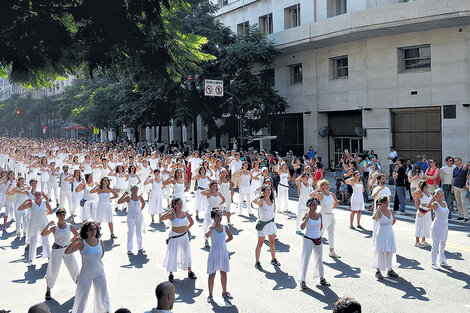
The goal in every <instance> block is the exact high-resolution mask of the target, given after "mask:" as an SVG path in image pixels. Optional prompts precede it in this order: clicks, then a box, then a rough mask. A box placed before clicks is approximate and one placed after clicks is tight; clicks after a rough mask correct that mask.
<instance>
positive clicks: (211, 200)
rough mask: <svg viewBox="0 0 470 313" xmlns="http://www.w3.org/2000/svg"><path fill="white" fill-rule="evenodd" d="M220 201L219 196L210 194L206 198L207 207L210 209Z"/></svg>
mask: <svg viewBox="0 0 470 313" xmlns="http://www.w3.org/2000/svg"><path fill="white" fill-rule="evenodd" d="M220 201H222V200H221V199H220V197H219V195H217V196H213V195H211V196H210V197H209V198H207V209H208V210H209V211H211V210H212V209H213V208H218V207H219V206H220Z"/></svg>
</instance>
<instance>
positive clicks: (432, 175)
mask: <svg viewBox="0 0 470 313" xmlns="http://www.w3.org/2000/svg"><path fill="white" fill-rule="evenodd" d="M428 163H429V167H428V169H427V170H426V173H425V174H424V178H426V179H427V180H428V189H429V192H433V191H434V190H436V189H437V188H438V187H439V168H438V167H437V164H436V160H434V159H430V160H429V162H428Z"/></svg>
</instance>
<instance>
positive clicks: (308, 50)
mask: <svg viewBox="0 0 470 313" xmlns="http://www.w3.org/2000/svg"><path fill="white" fill-rule="evenodd" d="M213 1H214V3H217V4H219V7H220V9H219V11H218V12H217V18H218V19H219V20H220V21H221V22H223V23H224V24H225V25H227V26H229V27H230V28H231V29H232V30H233V31H234V32H238V33H241V32H243V31H244V29H245V27H247V26H248V25H254V24H257V25H259V27H260V29H261V31H263V32H265V33H266V34H268V38H270V39H272V40H273V41H274V42H275V43H276V45H277V46H278V47H279V48H280V49H281V51H282V53H283V54H282V57H280V58H279V59H278V61H277V62H276V64H275V66H274V67H273V69H270V70H271V72H272V74H271V75H272V77H271V79H272V80H273V81H274V85H275V88H276V89H277V90H278V91H279V93H280V94H281V95H282V96H284V97H285V98H286V99H287V100H288V103H289V105H290V108H289V110H288V112H287V113H286V114H285V116H282V117H278V118H279V119H281V120H282V121H283V122H282V123H277V122H276V123H273V124H275V126H272V127H271V128H270V130H269V132H270V134H271V135H277V136H278V140H277V141H276V140H275V141H273V142H272V144H271V148H273V149H276V150H280V151H285V150H287V149H288V150H293V149H292V147H294V150H296V151H306V150H307V149H308V147H309V146H313V147H314V148H315V149H316V150H317V151H318V152H319V154H320V155H322V156H323V157H324V163H326V160H325V159H326V158H328V160H336V161H338V159H339V157H340V156H341V153H342V150H344V149H345V148H348V149H350V150H352V151H353V152H356V151H360V150H362V149H367V150H371V149H372V150H374V151H375V152H376V153H378V154H379V156H380V161H381V162H382V164H386V163H387V160H386V157H387V155H388V153H389V147H390V146H391V145H395V146H396V148H397V150H398V152H399V155H402V156H404V157H406V158H410V159H411V160H412V161H414V159H415V157H416V155H417V154H424V155H426V156H428V157H429V158H431V157H432V158H436V159H438V160H439V161H441V160H442V159H443V158H445V156H446V155H453V156H460V157H462V158H463V159H464V160H469V159H470V148H469V147H470V136H469V134H470V133H469V131H470V129H469V128H470V107H469V106H470V105H469V104H470V98H469V97H470V90H469V87H470V85H469V79H470V65H469V62H470V26H469V24H470V1H468V0H447V1H442V0H416V1H411V0H410V1H406V0H228V1H227V0H213ZM265 146H266V144H265ZM289 147H291V148H290V149H289Z"/></svg>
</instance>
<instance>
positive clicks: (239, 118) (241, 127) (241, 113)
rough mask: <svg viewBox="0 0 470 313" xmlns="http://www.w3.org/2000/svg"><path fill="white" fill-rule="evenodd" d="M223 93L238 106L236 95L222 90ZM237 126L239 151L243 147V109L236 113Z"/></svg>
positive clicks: (238, 101) (238, 100)
mask: <svg viewBox="0 0 470 313" xmlns="http://www.w3.org/2000/svg"><path fill="white" fill-rule="evenodd" d="M224 93H226V94H228V95H229V96H232V97H234V98H235V100H237V103H238V105H240V99H238V97H237V96H236V95H234V94H233V93H231V92H229V91H226V90H224ZM238 125H239V126H238V127H239V131H238V135H239V137H240V149H241V147H243V127H244V120H243V109H240V112H239V113H238Z"/></svg>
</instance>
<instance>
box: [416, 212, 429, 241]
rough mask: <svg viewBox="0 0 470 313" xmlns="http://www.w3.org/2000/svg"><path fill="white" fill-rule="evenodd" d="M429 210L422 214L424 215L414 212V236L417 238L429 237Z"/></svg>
mask: <svg viewBox="0 0 470 313" xmlns="http://www.w3.org/2000/svg"><path fill="white" fill-rule="evenodd" d="M431 225H432V219H431V212H428V213H426V214H424V216H422V217H421V216H419V214H418V212H416V218H415V237H418V238H430V237H431Z"/></svg>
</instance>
